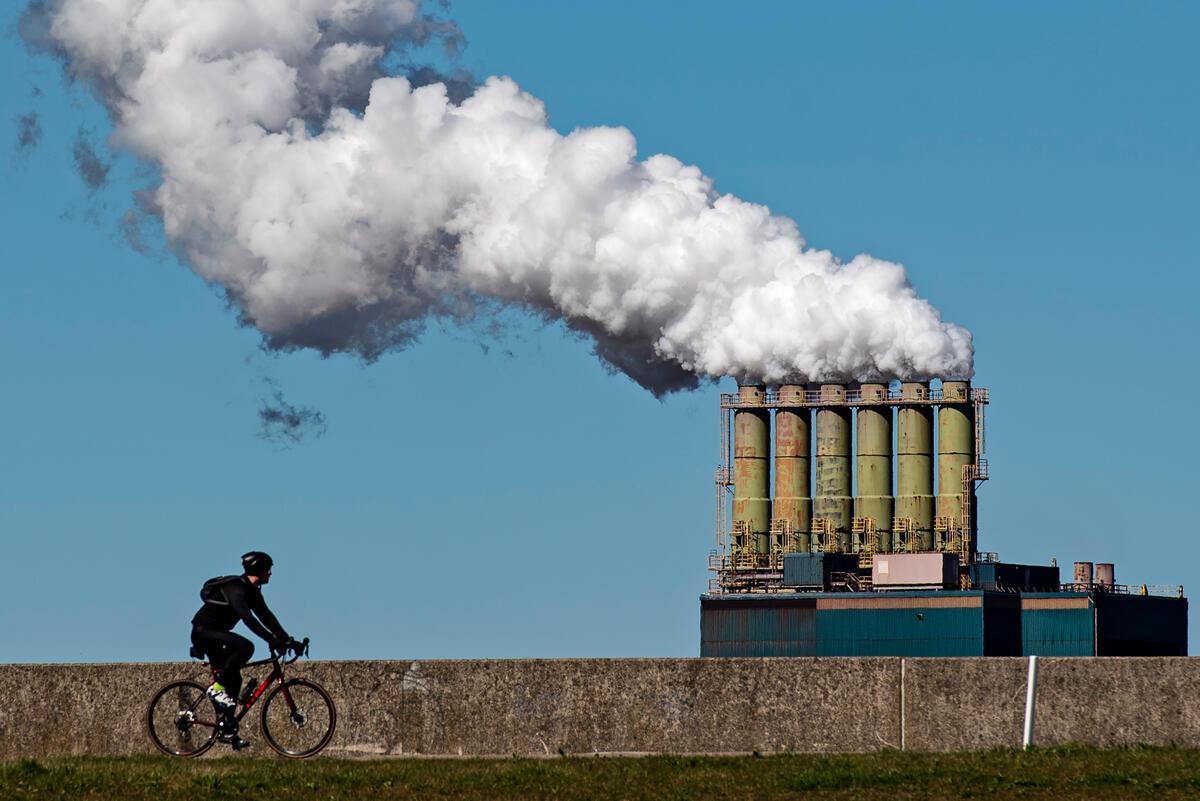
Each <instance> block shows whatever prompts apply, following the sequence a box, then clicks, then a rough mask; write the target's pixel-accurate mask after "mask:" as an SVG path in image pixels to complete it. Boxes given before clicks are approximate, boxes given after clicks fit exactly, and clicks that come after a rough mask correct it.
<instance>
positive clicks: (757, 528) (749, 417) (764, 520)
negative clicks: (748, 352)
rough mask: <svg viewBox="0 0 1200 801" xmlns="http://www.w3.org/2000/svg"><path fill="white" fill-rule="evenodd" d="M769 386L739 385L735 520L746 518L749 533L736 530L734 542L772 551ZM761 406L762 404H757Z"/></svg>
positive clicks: (735, 418)
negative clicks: (769, 534) (743, 533)
mask: <svg viewBox="0 0 1200 801" xmlns="http://www.w3.org/2000/svg"><path fill="white" fill-rule="evenodd" d="M766 399H767V392H766V388H765V387H763V386H761V385H757V384H750V385H746V386H739V387H738V404H739V406H738V409H737V411H736V412H735V413H734V415H733V522H734V531H735V532H736V531H737V529H738V525H737V523H738V522H744V523H745V526H746V532H747V533H746V534H745V535H744V536H743V535H739V534H736V533H735V544H736V545H738V546H739V547H740V548H741V549H742V550H744V551H749V552H753V553H769V552H770V545H769V536H768V532H769V531H770V521H771V499H770V496H769V492H770V485H771V452H770V442H771V418H770V412H768V411H767V408H766V407H765V406H762V404H763V403H765V402H766ZM756 406H759V407H761V408H755V407H756Z"/></svg>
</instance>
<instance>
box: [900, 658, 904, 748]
mask: <svg viewBox="0 0 1200 801" xmlns="http://www.w3.org/2000/svg"><path fill="white" fill-rule="evenodd" d="M900 750H901V751H903V750H904V657H900Z"/></svg>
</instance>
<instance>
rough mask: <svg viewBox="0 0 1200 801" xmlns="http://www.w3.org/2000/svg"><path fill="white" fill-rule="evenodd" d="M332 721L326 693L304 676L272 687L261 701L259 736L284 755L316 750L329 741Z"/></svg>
mask: <svg viewBox="0 0 1200 801" xmlns="http://www.w3.org/2000/svg"><path fill="white" fill-rule="evenodd" d="M336 724H337V713H336V712H335V711H334V708H333V700H332V699H330V697H329V693H327V692H325V690H324V689H323V688H322V687H321V686H320V685H317V684H314V683H312V682H311V681H306V680H305V679H291V680H289V681H287V682H286V683H284V684H283V685H281V686H278V687H276V688H275V689H274V690H272V691H271V694H270V695H268V696H267V701H266V703H264V704H263V710H262V731H263V737H264V738H265V739H266V741H267V744H268V745H270V746H271V747H272V748H274V749H275V750H276V751H278V752H279V753H281V754H283V755H284V756H286V757H310V756H312V755H313V754H315V753H317V752H318V751H320V750H321V749H322V748H324V747H325V746H326V745H328V744H329V740H330V738H332V737H333V727H334V726H335V725H336Z"/></svg>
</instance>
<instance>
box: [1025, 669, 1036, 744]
mask: <svg viewBox="0 0 1200 801" xmlns="http://www.w3.org/2000/svg"><path fill="white" fill-rule="evenodd" d="M1036 700H1037V657H1036V656H1031V657H1029V683H1028V684H1027V685H1026V687H1025V742H1024V748H1025V749H1026V750H1028V748H1029V746H1031V745H1033V709H1034V703H1035V701H1036Z"/></svg>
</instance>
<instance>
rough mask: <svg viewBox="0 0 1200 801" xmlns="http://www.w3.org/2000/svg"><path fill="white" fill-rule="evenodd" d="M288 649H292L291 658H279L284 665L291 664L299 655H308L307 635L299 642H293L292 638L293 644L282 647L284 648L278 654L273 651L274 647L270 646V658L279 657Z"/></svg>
mask: <svg viewBox="0 0 1200 801" xmlns="http://www.w3.org/2000/svg"><path fill="white" fill-rule="evenodd" d="M288 650H291V651H292V658H291V659H281V660H280V661H281V662H283V664H285V665H290V664H292V663H293V662H295V661H296V660H297V659H299V658H300V657H302V656H308V638H307V637H305V638H304V639H303V640H301V641H300V642H295V641H294V640H293V645H292V646H291V647H289V648H284V649H283V650H282V651H280V652H279V653H278V654H276V653H275V649H274V648H272V649H271V658H272V659H278V658H279V657H281V656H284V655H285V654H286V653H287V652H288Z"/></svg>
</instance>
